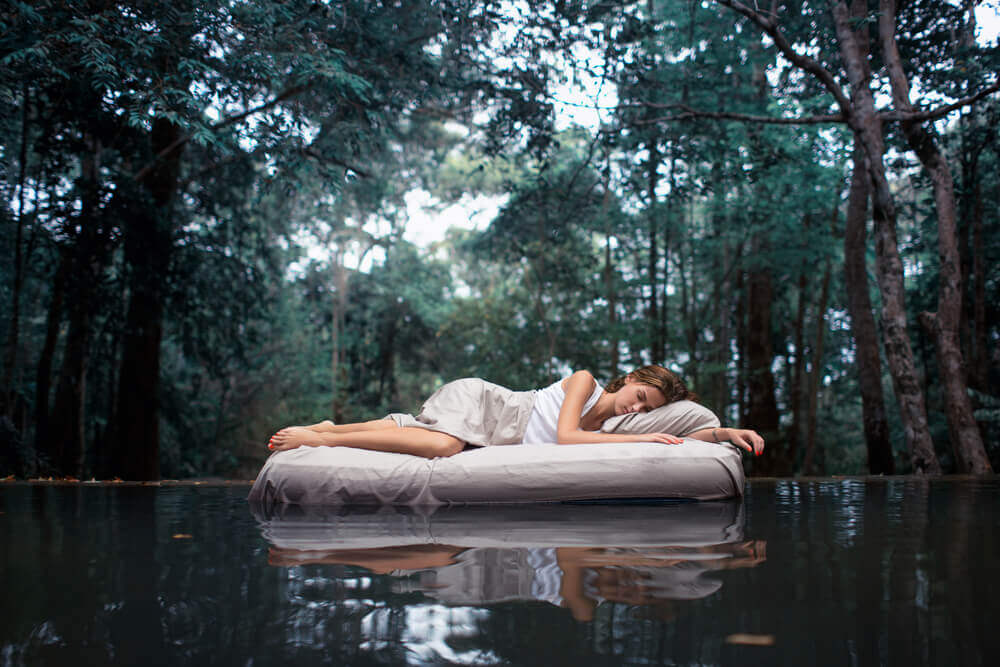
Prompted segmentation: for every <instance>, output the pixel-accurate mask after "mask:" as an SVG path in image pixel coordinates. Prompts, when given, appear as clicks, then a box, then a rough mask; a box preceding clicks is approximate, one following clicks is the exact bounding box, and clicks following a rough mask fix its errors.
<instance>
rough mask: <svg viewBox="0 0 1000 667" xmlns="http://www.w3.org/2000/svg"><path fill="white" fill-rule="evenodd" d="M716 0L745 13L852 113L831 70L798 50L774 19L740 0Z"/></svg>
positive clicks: (838, 102) (841, 106) (793, 62)
mask: <svg viewBox="0 0 1000 667" xmlns="http://www.w3.org/2000/svg"><path fill="white" fill-rule="evenodd" d="M716 2H718V3H719V4H720V5H722V6H724V7H728V8H729V9H732V10H733V11H734V12H738V13H740V14H743V15H744V16H746V17H747V18H748V19H750V20H751V21H753V22H754V23H755V24H757V27H759V28H760V29H761V30H763V31H764V32H765V33H767V35H768V37H770V38H771V40H772V41H774V45H775V46H777V47H778V49H779V50H780V51H781V53H782V54H783V55H784V56H785V57H786V58H788V60H789V61H790V62H791V63H792V64H793V65H795V66H796V67H798V68H799V69H801V70H803V71H805V72H808V73H809V74H812V75H813V76H815V77H816V78H817V79H818V80H819V82H820V83H822V84H823V86H824V87H825V88H826V89H827V90H828V91H830V94H831V95H833V98H834V99H835V100H836V101H837V105H838V106H839V107H840V109H841V111H842V112H843V113H845V114H847V113H850V110H851V100H850V99H848V97H847V95H845V94H844V91H843V90H842V89H841V87H840V85H839V84H838V83H837V81H836V79H834V78H833V75H832V74H831V73H830V72H829V70H827V69H826V68H825V67H823V65H822V64H820V62H819V61H817V60H814V59H813V58H810V57H809V56H806V55H803V54H801V53H799V52H798V51H796V50H795V49H794V48H793V47H792V45H791V44H790V43H789V41H788V40H787V39H786V38H785V35H784V33H782V32H781V29H780V28H779V27H778V24H777V23H776V22H775V21H774V20H773V19H769V18H766V17H764V16H763V15H761V14H760V12H758V11H757V10H755V9H751V8H750V7H747V6H746V5H744V4H743V3H742V2H740V1H739V0H716Z"/></svg>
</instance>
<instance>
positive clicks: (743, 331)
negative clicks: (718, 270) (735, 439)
mask: <svg viewBox="0 0 1000 667" xmlns="http://www.w3.org/2000/svg"><path fill="white" fill-rule="evenodd" d="M736 293H737V298H736V352H737V355H738V356H737V360H736V414H737V417H738V418H739V423H740V424H747V423H749V422H748V421H747V419H748V410H747V368H748V363H747V326H746V321H747V317H746V301H747V287H746V278H745V274H744V272H743V271H740V272H739V273H738V274H737V276H736Z"/></svg>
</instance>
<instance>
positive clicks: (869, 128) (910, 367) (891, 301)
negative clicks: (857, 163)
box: [832, 0, 941, 475]
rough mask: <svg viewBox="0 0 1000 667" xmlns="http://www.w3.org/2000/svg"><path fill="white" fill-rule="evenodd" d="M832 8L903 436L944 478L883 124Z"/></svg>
mask: <svg viewBox="0 0 1000 667" xmlns="http://www.w3.org/2000/svg"><path fill="white" fill-rule="evenodd" d="M832 5H833V16H834V23H835V25H836V31H837V39H838V42H839V46H840V54H841V59H842V60H843V63H844V67H845V70H846V71H847V76H848V80H849V81H850V85H851V100H850V103H849V105H848V107H847V108H846V109H844V111H845V113H846V114H847V115H848V121H849V124H850V127H851V130H853V131H854V136H855V138H856V139H860V143H861V146H862V148H863V150H864V153H865V161H866V166H867V171H868V175H869V178H870V179H871V185H872V190H871V198H872V217H873V219H874V223H875V253H876V263H875V265H876V275H877V277H878V285H879V292H880V293H881V296H882V318H881V319H882V335H883V340H884V347H885V356H886V360H887V361H888V363H889V372H890V375H891V376H892V380H893V388H894V389H895V392H896V400H897V402H898V403H899V411H900V419H901V421H902V423H903V434H904V438H905V440H906V445H907V450H908V451H909V453H910V461H911V463H912V466H913V471H914V472H916V473H926V474H932V475H938V474H940V473H941V464H940V463H939V462H938V460H937V456H936V455H935V453H934V444H933V442H932V440H931V436H930V429H929V428H928V424H927V408H926V405H925V402H924V394H923V391H922V389H921V386H920V381H919V378H918V376H917V370H916V365H915V363H914V360H913V348H912V346H911V344H910V337H909V332H908V331H907V322H906V299H905V290H904V287H903V262H902V260H901V258H900V256H899V247H898V244H897V240H896V206H895V202H894V200H893V197H892V193H891V191H890V190H889V182H888V180H887V179H886V175H885V164H884V156H885V141H884V138H883V135H882V122H881V120H880V119H879V117H878V115H877V114H876V112H875V100H874V98H873V96H872V92H871V89H870V87H869V81H868V76H867V74H866V72H867V64H866V63H867V61H866V59H865V52H864V51H862V50H861V49H860V48H859V46H858V37H857V35H856V34H855V32H854V30H853V28H852V17H851V15H850V11H849V10H848V7H847V5H846V4H845V3H844V2H843V0H836V1H835V2H833V3H832Z"/></svg>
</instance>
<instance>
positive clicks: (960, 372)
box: [879, 0, 993, 474]
mask: <svg viewBox="0 0 1000 667" xmlns="http://www.w3.org/2000/svg"><path fill="white" fill-rule="evenodd" d="M895 33H896V3H895V1H894V0H880V2H879V36H880V41H881V44H882V57H883V59H884V60H885V65H886V69H887V70H888V72H889V82H890V84H891V86H892V97H893V103H894V105H895V107H896V108H897V110H899V111H902V112H909V111H912V110H913V107H912V105H911V104H910V90H909V82H908V80H907V78H906V74H905V73H904V72H903V63H902V61H901V59H900V57H899V50H898V48H897V44H896V34H895ZM902 127H903V134H904V135H905V137H906V141H907V143H908V144H909V145H910V148H911V149H912V150H913V151H914V152H915V153H916V154H917V157H918V158H919V159H920V163H921V164H922V165H923V166H924V169H925V170H926V171H927V173H928V175H929V176H930V179H931V183H932V184H933V186H934V203H935V205H936V208H937V218H938V226H937V229H938V257H939V264H940V266H939V270H938V303H937V313H936V314H932V313H921V323H922V324H924V325H925V326H926V327H927V328H928V329H930V330H931V331H932V332H933V337H934V342H935V343H936V350H937V361H938V372H939V373H940V375H941V380H942V384H943V389H944V397H945V406H946V409H947V413H948V431H949V434H950V436H951V443H952V447H953V448H954V451H955V460H956V462H957V463H958V469H959V471H960V472H965V473H972V474H986V473H990V472H992V471H993V469H992V467H991V466H990V461H989V458H988V457H987V456H986V448H985V447H984V446H983V440H982V437H981V436H980V434H979V426H978V425H977V424H976V420H975V418H974V417H973V415H972V402H971V401H970V400H969V394H968V383H967V382H966V380H965V363H964V360H963V359H962V347H961V340H960V336H959V321H960V318H961V314H962V285H961V280H962V275H961V265H960V259H959V253H958V240H957V233H956V217H957V216H956V210H955V189H954V184H953V182H952V176H951V170H950V169H949V167H948V163H947V161H946V160H945V158H944V156H943V155H942V154H941V152H940V151H939V150H938V147H937V143H936V142H935V141H934V137H933V136H932V135H931V133H930V132H928V131H927V130H926V129H925V128H924V126H923V125H922V124H920V123H918V122H914V121H905V120H904V121H902Z"/></svg>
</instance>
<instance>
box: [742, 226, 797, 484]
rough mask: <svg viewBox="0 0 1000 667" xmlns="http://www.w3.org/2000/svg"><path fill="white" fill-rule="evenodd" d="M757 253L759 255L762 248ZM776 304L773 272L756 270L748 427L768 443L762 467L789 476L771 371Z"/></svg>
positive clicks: (750, 291)
mask: <svg viewBox="0 0 1000 667" xmlns="http://www.w3.org/2000/svg"><path fill="white" fill-rule="evenodd" d="M757 243H759V240H758V241H757ZM756 250H757V251H758V252H759V251H760V248H759V247H758V248H757V249H756ZM754 254H756V253H754ZM773 301H774V284H773V278H772V277H771V273H770V271H768V270H767V269H766V268H764V267H760V268H757V269H755V270H754V271H753V272H752V273H750V274H749V277H748V279H747V303H748V308H747V311H748V313H747V315H748V321H747V339H746V343H747V424H750V425H751V426H752V427H753V428H754V429H756V430H757V431H758V432H760V434H761V435H762V436H763V437H764V440H766V441H767V442H768V448H767V450H765V451H766V452H767V453H766V454H765V456H764V457H762V459H761V466H760V467H761V468H763V469H764V470H766V471H767V472H768V473H770V474H788V473H789V472H791V470H790V465H789V462H788V460H787V453H788V452H787V450H786V449H785V447H783V446H782V442H781V438H780V434H779V415H778V403H777V401H776V400H775V396H774V374H773V373H772V372H771V364H772V363H773V361H774V345H773V341H772V338H771V306H772V303H773ZM755 470H756V467H755Z"/></svg>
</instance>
